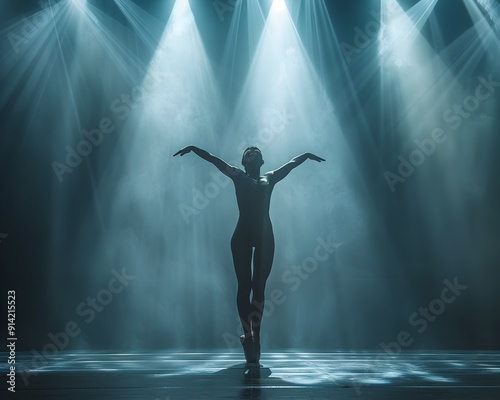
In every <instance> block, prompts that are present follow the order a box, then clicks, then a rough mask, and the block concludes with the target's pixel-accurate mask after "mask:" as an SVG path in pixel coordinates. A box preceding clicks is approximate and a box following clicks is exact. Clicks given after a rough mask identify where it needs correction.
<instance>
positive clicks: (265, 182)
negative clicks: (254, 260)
mask: <svg viewBox="0 0 500 400" xmlns="http://www.w3.org/2000/svg"><path fill="white" fill-rule="evenodd" d="M234 185H235V189H236V199H237V202H238V209H239V211H240V216H239V219H238V225H237V227H236V230H237V231H238V230H239V231H241V233H245V234H247V235H249V237H250V238H251V239H252V241H255V240H257V239H259V238H260V239H263V236H265V234H266V233H267V234H269V233H270V234H272V224H271V219H270V218H269V206H270V203H271V193H272V190H273V186H274V185H272V184H271V183H270V182H269V179H268V177H267V176H261V177H260V178H259V180H256V179H253V178H251V177H250V176H248V175H247V174H241V176H239V177H238V178H237V179H235V180H234Z"/></svg>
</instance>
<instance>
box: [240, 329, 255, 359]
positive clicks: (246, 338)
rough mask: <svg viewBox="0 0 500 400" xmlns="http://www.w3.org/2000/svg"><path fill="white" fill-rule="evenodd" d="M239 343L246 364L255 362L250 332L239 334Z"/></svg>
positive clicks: (253, 344)
mask: <svg viewBox="0 0 500 400" xmlns="http://www.w3.org/2000/svg"><path fill="white" fill-rule="evenodd" d="M240 341H241V345H242V346H243V352H244V353H245V360H246V362H247V364H254V363H256V362H257V359H256V357H255V343H254V340H253V335H252V334H247V335H241V336H240Z"/></svg>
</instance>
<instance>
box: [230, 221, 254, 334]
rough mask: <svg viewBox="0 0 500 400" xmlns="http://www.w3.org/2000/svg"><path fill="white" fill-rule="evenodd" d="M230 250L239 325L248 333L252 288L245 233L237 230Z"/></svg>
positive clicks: (250, 257)
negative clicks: (234, 272) (234, 273)
mask: <svg viewBox="0 0 500 400" xmlns="http://www.w3.org/2000/svg"><path fill="white" fill-rule="evenodd" d="M231 252H232V254H233V263H234V269H235V271H236V278H237V280H238V293H237V296H236V304H237V306H238V314H239V316H240V321H241V325H242V326H243V331H244V333H245V335H250V333H251V326H250V321H249V315H250V312H251V305H250V291H251V289H252V246H251V244H250V243H249V241H248V240H246V238H245V235H244V234H242V233H241V232H238V230H236V231H235V233H234V234H233V237H232V239H231Z"/></svg>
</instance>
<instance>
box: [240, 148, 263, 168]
mask: <svg viewBox="0 0 500 400" xmlns="http://www.w3.org/2000/svg"><path fill="white" fill-rule="evenodd" d="M241 164H243V166H244V167H245V169H246V170H247V171H248V170H258V169H259V168H260V167H261V166H262V164H264V159H263V158H262V153H261V151H260V150H259V148H257V147H255V146H251V147H247V148H246V150H245V151H244V152H243V157H242V158H241Z"/></svg>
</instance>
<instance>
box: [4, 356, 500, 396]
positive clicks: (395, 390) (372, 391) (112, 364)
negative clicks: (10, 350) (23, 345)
mask: <svg viewBox="0 0 500 400" xmlns="http://www.w3.org/2000/svg"><path fill="white" fill-rule="evenodd" d="M32 358H33V355H32V354H27V353H23V354H20V353H18V354H17V355H16V365H17V367H18V374H17V377H16V393H15V395H14V394H12V396H6V397H4V395H2V398H13V399H14V398H16V399H19V398H22V399H25V398H26V399H28V398H29V399H65V400H69V399H82V400H83V399H85V400H94V399H143V400H148V399H150V400H175V399H194V400H198V399H316V400H320V399H384V400H389V399H397V400H412V399H418V400H422V399H430V400H434V399H450V400H458V399H471V400H486V399H488V400H498V399H500V353H498V352H490V353H465V352H460V353H449V352H425V353H414V352H413V353H404V354H402V355H400V356H397V357H389V356H388V355H386V354H385V353H371V352H356V353H354V352H348V353H346V352H335V353H320V352H317V353H305V352H297V351H286V352H285V351H283V352H273V353H266V354H263V355H262V358H261V368H257V369H254V368H252V369H249V368H246V367H245V364H244V363H242V354H240V353H237V352H234V353H228V352H225V351H221V352H216V351H208V352H134V353H119V352H97V353H96V352H65V353H60V354H59V355H58V356H57V357H55V358H54V359H52V360H51V361H50V362H48V363H46V361H45V360H41V359H38V360H35V361H37V362H38V363H39V364H38V365H37V363H36V362H35V364H32V362H33V359H32ZM4 360H7V355H6V353H3V358H2V364H1V365H2V372H3V373H6V368H7V364H6V362H5V361H4ZM44 363H45V364H46V365H43V366H42V365H41V364H44ZM20 368H21V369H24V370H25V371H24V372H20V371H19V369H20ZM2 375H3V374H2ZM3 376H4V377H5V375H3ZM26 381H27V382H28V384H27V385H26V384H25V382H26ZM7 395H11V393H7Z"/></svg>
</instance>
